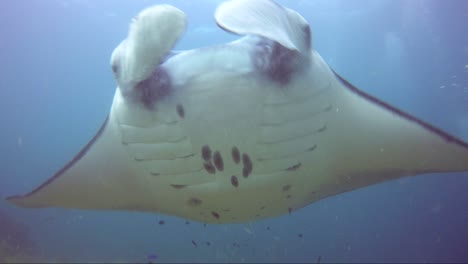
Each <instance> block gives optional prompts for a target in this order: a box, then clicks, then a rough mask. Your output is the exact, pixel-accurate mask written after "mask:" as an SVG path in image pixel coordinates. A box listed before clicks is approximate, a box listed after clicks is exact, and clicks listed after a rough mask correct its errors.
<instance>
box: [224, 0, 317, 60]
mask: <svg viewBox="0 0 468 264" xmlns="http://www.w3.org/2000/svg"><path fill="white" fill-rule="evenodd" d="M215 19H216V23H217V24H218V25H219V26H220V27H221V28H223V29H224V30H226V31H230V32H233V33H236V34H239V35H258V36H262V37H265V38H267V39H270V40H273V41H276V42H278V43H279V44H281V45H282V46H284V47H285V48H288V49H290V50H297V51H299V52H300V53H301V54H302V55H303V56H307V54H308V53H309V51H310V48H311V32H310V27H309V24H308V23H307V21H306V20H305V19H304V18H303V17H302V16H301V15H300V14H299V13H297V12H295V11H293V10H291V9H288V8H285V7H282V6H280V5H278V4H277V3H275V2H273V1H270V0H231V1H227V2H224V3H222V4H221V5H219V6H218V8H217V9H216V12H215Z"/></svg>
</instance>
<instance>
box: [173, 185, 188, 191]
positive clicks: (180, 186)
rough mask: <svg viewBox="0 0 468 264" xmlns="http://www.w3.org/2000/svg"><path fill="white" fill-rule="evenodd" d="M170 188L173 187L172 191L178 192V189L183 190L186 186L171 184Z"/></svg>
mask: <svg viewBox="0 0 468 264" xmlns="http://www.w3.org/2000/svg"><path fill="white" fill-rule="evenodd" d="M171 187H173V188H174V189H177V190H180V189H183V188H185V187H187V185H183V184H171Z"/></svg>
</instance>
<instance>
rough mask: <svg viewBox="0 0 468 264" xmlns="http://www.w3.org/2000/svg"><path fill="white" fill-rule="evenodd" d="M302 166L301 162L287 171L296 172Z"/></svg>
mask: <svg viewBox="0 0 468 264" xmlns="http://www.w3.org/2000/svg"><path fill="white" fill-rule="evenodd" d="M301 165H302V163H300V162H299V163H297V164H294V165H292V166H291V167H288V168H287V169H286V170H287V171H295V170H297V169H299V168H300V167H301Z"/></svg>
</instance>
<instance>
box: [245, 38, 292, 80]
mask: <svg viewBox="0 0 468 264" xmlns="http://www.w3.org/2000/svg"><path fill="white" fill-rule="evenodd" d="M251 56H252V63H253V66H254V68H255V70H257V71H258V72H259V73H260V74H262V75H264V76H266V77H268V78H269V79H271V80H272V81H274V82H277V83H279V84H280V85H286V84H287V83H288V82H289V81H290V80H291V77H292V75H293V73H294V72H296V71H297V70H298V69H299V63H300V53H299V52H298V51H296V50H290V49H288V48H286V47H283V46H282V45H281V44H279V43H278V42H276V41H273V40H270V39H267V38H261V40H260V41H259V42H258V43H257V46H256V48H255V49H254V52H253V54H252V55H251Z"/></svg>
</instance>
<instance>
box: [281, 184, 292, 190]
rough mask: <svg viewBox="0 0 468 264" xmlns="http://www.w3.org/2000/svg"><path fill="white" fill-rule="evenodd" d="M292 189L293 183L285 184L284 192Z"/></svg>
mask: <svg viewBox="0 0 468 264" xmlns="http://www.w3.org/2000/svg"><path fill="white" fill-rule="evenodd" d="M290 189H291V185H289V184H288V185H284V186H283V192H287V191H289V190H290Z"/></svg>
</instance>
